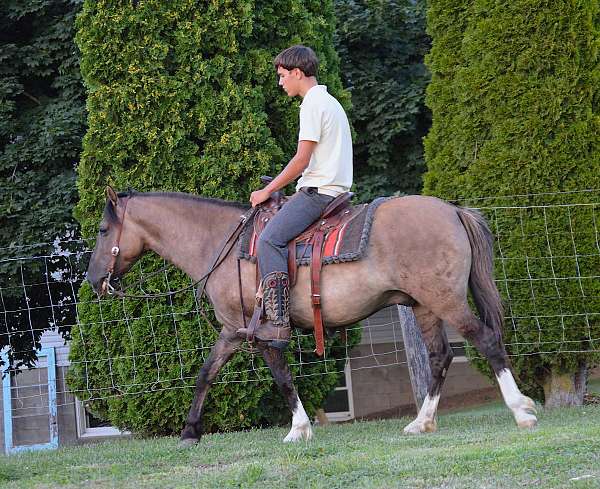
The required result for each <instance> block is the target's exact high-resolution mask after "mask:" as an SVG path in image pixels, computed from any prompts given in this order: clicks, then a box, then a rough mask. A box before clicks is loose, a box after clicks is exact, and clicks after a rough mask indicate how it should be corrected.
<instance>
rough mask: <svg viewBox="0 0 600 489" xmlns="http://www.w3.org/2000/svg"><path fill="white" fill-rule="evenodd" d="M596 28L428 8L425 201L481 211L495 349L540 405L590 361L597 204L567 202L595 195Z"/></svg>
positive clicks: (471, 9)
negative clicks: (488, 249) (488, 233)
mask: <svg viewBox="0 0 600 489" xmlns="http://www.w3.org/2000/svg"><path fill="white" fill-rule="evenodd" d="M599 27H600V6H599V4H598V2H597V1H596V0H577V1H563V0H560V1H553V2H548V1H542V0H513V1H510V2H509V1H501V2H492V1H482V0H479V1H473V0H432V1H431V2H430V9H429V11H428V31H429V33H430V35H431V37H432V42H433V45H432V49H431V52H430V54H429V55H428V57H427V60H426V62H427V64H428V66H429V68H430V70H431V73H432V81H431V84H430V86H429V88H428V92H427V103H428V105H429V107H430V108H431V110H432V113H433V125H432V128H431V131H430V132H429V134H428V136H427V137H426V139H425V155H426V161H427V165H428V172H427V173H426V175H425V192H426V193H428V194H432V195H437V196H440V197H443V198H446V199H458V200H460V201H462V202H463V203H469V202H470V203H471V204H472V205H473V206H483V207H485V209H484V212H486V213H487V216H488V218H489V219H490V222H491V225H492V228H493V231H495V233H496V237H497V242H498V243H499V244H500V246H499V247H498V249H497V250H496V257H497V263H496V275H497V279H499V281H498V285H499V288H500V290H501V292H502V293H503V294H504V298H505V300H506V304H507V313H508V314H510V315H511V317H512V319H511V320H510V321H507V324H506V326H505V330H504V338H505V342H506V343H507V344H508V345H509V353H511V354H512V355H514V356H512V357H511V360H512V362H513V365H514V367H515V369H516V371H517V372H518V374H519V375H520V377H521V381H522V382H524V383H525V384H526V387H527V390H528V392H529V393H530V394H532V395H534V396H535V397H537V398H538V399H542V398H543V392H542V389H541V386H542V385H544V383H546V382H547V380H548V378H549V376H550V375H555V374H561V373H571V372H574V371H576V370H577V368H578V367H579V366H580V365H581V364H582V363H583V364H585V363H587V364H588V365H597V364H598V363H599V361H600V351H599V350H600V348H599V345H598V340H597V339H598V338H599V337H600V281H598V279H597V276H598V270H600V256H599V252H600V250H599V249H598V234H597V232H598V222H599V221H598V203H599V199H600V192H598V191H596V192H575V191H581V190H586V189H596V190H597V189H600V171H599V169H600V138H599V137H598V134H600V108H599V107H600V68H599V66H600V64H599V48H600V32H599ZM558 192H562V193H558ZM532 194H543V195H532ZM509 195H519V196H522V197H512V198H503V197H502V196H509ZM473 197H487V199H486V200H469V199H472V198H473ZM562 204H565V205H564V206H559V205H562ZM580 204H590V205H580ZM544 206H549V207H544ZM494 207H495V208H494ZM476 365H477V366H478V367H480V368H482V369H484V370H486V371H487V372H488V373H490V372H489V369H488V368H487V366H486V365H485V363H482V362H481V361H480V360H479V361H476Z"/></svg>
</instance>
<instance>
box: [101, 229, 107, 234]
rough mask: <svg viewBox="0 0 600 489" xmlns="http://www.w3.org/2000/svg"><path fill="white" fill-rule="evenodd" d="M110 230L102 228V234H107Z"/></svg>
mask: <svg viewBox="0 0 600 489" xmlns="http://www.w3.org/2000/svg"><path fill="white" fill-rule="evenodd" d="M107 231H108V228H100V234H106V232H107Z"/></svg>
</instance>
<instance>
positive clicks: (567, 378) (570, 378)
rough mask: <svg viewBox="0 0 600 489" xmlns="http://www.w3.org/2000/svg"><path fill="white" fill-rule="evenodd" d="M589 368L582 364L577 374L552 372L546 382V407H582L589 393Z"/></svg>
mask: <svg viewBox="0 0 600 489" xmlns="http://www.w3.org/2000/svg"><path fill="white" fill-rule="evenodd" d="M587 379H588V368H587V365H586V364H585V363H584V362H582V363H580V364H579V368H578V369H577V371H576V372H575V373H562V372H560V373H559V372H556V371H552V372H551V373H550V374H549V375H548V377H546V379H545V381H544V395H545V398H546V402H545V407H548V408H554V407H561V406H581V405H583V398H584V396H585V393H586V391H587Z"/></svg>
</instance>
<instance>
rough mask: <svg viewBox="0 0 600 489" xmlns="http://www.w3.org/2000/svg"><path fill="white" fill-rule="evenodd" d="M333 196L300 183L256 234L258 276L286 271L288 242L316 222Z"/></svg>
mask: <svg viewBox="0 0 600 489" xmlns="http://www.w3.org/2000/svg"><path fill="white" fill-rule="evenodd" d="M332 200H333V197H331V196H329V195H324V194H319V193H317V189H316V188H314V187H302V188H301V189H300V190H299V191H298V192H296V193H295V194H294V195H292V197H290V199H289V200H288V201H287V202H286V203H285V204H284V205H283V207H282V208H281V210H280V211H279V212H278V213H277V214H275V216H274V217H273V219H272V220H271V221H270V222H269V223H268V224H267V226H266V227H265V229H264V230H263V232H262V233H261V235H260V237H259V238H258V268H259V271H260V278H261V279H262V278H263V277H265V276H266V275H268V274H269V273H272V272H286V273H287V272H288V263H287V260H288V250H287V245H288V242H289V241H290V240H292V239H294V238H295V237H296V236H298V235H299V234H300V233H302V231H304V230H305V229H306V228H307V227H308V226H310V225H311V224H312V223H313V222H315V221H316V220H317V219H318V218H319V216H320V215H321V214H322V213H323V211H324V210H325V208H326V207H327V205H328V204H329V203H330V202H331V201H332Z"/></svg>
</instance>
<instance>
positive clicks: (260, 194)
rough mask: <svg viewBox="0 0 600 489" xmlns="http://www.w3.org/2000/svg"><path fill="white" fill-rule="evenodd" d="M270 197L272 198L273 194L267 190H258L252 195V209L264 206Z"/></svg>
mask: <svg viewBox="0 0 600 489" xmlns="http://www.w3.org/2000/svg"><path fill="white" fill-rule="evenodd" d="M269 197H271V192H269V191H268V190H267V189H266V188H263V189H260V190H256V191H254V192H252V194H251V195H250V203H251V204H252V207H256V206H257V205H258V204H262V203H263V202H264V201H265V200H268V199H269Z"/></svg>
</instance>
